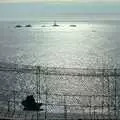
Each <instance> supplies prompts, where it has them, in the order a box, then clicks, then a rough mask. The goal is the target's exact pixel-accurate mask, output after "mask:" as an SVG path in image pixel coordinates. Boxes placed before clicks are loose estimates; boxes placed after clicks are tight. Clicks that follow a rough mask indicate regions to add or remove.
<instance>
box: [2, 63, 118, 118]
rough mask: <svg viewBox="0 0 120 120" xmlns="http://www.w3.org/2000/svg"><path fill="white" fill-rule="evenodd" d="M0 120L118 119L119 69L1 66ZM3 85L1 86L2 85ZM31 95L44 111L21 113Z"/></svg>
mask: <svg viewBox="0 0 120 120" xmlns="http://www.w3.org/2000/svg"><path fill="white" fill-rule="evenodd" d="M0 76H1V77H0V81H4V83H3V85H1V87H0V88H1V90H0V118H4V117H8V118H9V119H10V118H11V119H13V118H14V119H17V118H19V119H20V118H21V120H22V119H26V120H27V119H29V120H30V119H31V120H42V119H43V120H81V119H83V120H84V119H93V120H100V119H101V120H102V119H108V120H110V119H115V120H117V119H118V120H119V119H120V112H119V111H120V94H119V84H120V83H119V82H120V81H119V77H120V69H115V68H114V69H108V68H107V69H105V68H104V69H88V68H85V69H80V68H57V67H42V66H27V65H17V64H14V65H10V66H9V65H3V66H0ZM1 83H2V82H1ZM31 94H32V95H34V97H35V100H36V102H38V103H40V102H42V103H43V106H42V108H43V111H42V112H38V111H37V112H35V111H23V106H22V105H21V100H23V99H25V97H26V96H27V95H31Z"/></svg>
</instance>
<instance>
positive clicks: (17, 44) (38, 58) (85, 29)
mask: <svg viewBox="0 0 120 120" xmlns="http://www.w3.org/2000/svg"><path fill="white" fill-rule="evenodd" d="M16 24H20V25H23V26H25V25H26V24H32V27H30V28H26V27H22V28H15V26H16ZM57 24H59V25H60V26H59V27H53V26H52V25H53V22H0V62H1V63H2V62H7V63H16V64H25V65H41V66H54V67H67V68H69V67H70V68H98V67H99V68H102V67H107V68H108V67H110V68H111V67H119V64H120V21H84V22H59V21H58V22H57ZM73 24H74V25H76V27H71V26H70V25H73ZM43 26H44V27H43ZM0 76H1V77H0V84H1V85H0V88H5V89H8V90H13V89H15V90H18V91H20V92H22V91H29V93H30V94H31V93H33V92H34V93H35V92H36V80H35V79H36V78H35V76H31V75H24V74H16V73H12V74H11V73H4V74H3V73H2V72H0ZM40 79H41V82H43V83H42V84H41V85H40V89H41V90H42V92H45V91H44V90H45V88H44V86H45V85H44V79H45V78H44V76H41V78H40ZM42 80H43V81H42ZM47 80H48V81H47V84H48V87H49V91H48V92H49V93H60V94H71V93H72V94H76V93H77V94H87V95H90V94H103V92H105V94H107V91H108V88H107V85H108V84H107V82H106V81H104V82H105V89H104V90H103V88H102V81H101V79H100V78H96V79H94V78H92V77H90V78H87V77H86V78H82V77H72V76H49V77H48V78H47ZM111 81H112V82H111V83H110V85H111V86H112V87H111V93H113V92H114V84H113V82H114V81H113V80H112V79H111ZM19 97H20V96H19ZM20 99H21V98H20ZM42 99H44V100H45V98H44V97H43V98H42ZM51 99H53V98H51ZM51 99H50V100H51ZM54 99H57V98H54ZM101 100H102V98H101ZM83 102H84V100H83ZM99 102H101V101H99ZM83 104H87V102H85V103H83Z"/></svg>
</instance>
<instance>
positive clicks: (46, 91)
mask: <svg viewBox="0 0 120 120" xmlns="http://www.w3.org/2000/svg"><path fill="white" fill-rule="evenodd" d="M47 70H48V69H47ZM47 75H48V71H47V74H45V87H46V90H45V93H46V100H45V102H46V103H45V120H47V102H48V86H47V78H46V76H47Z"/></svg>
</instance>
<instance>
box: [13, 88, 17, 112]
mask: <svg viewBox="0 0 120 120" xmlns="http://www.w3.org/2000/svg"><path fill="white" fill-rule="evenodd" d="M15 97H16V96H15V90H13V104H14V112H15V109H16V106H15V103H16V102H15V101H16V98H15Z"/></svg>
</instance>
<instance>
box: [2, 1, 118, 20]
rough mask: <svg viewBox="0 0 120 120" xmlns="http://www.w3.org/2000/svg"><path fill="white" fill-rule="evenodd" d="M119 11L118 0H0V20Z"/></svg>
mask: <svg viewBox="0 0 120 120" xmlns="http://www.w3.org/2000/svg"><path fill="white" fill-rule="evenodd" d="M88 13H89V14H93V13H94V14H106V15H108V14H116V15H119V13H120V0H0V20H1V19H3V20H9V19H39V18H40V17H53V16H54V17H55V16H56V17H59V16H63V17H66V16H72V15H73V16H79V15H81V14H88Z"/></svg>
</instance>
